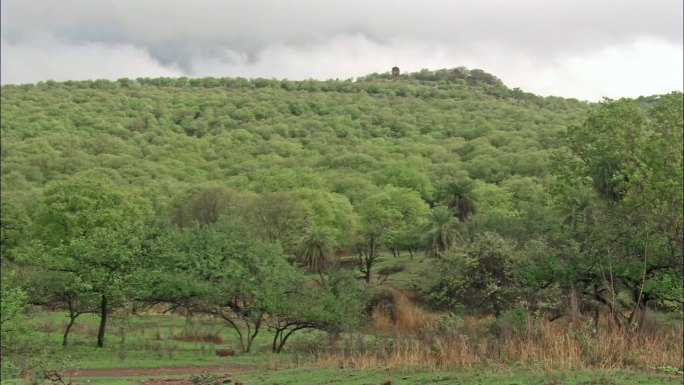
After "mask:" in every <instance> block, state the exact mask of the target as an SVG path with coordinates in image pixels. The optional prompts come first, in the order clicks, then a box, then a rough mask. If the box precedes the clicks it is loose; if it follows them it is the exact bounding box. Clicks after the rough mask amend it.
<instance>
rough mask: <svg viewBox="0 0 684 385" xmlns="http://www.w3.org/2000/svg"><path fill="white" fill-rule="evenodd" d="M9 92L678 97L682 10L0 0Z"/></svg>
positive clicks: (612, 5) (657, 6) (538, 3)
mask: <svg viewBox="0 0 684 385" xmlns="http://www.w3.org/2000/svg"><path fill="white" fill-rule="evenodd" d="M0 6H1V7H2V30H1V31H2V63H1V67H0V68H1V70H2V72H1V74H0V75H1V77H0V79H1V80H2V82H3V83H5V84H6V83H24V82H36V81H40V80H46V79H54V80H66V79H92V78H108V79H116V78H119V77H139V76H150V77H153V76H244V77H256V76H261V77H277V78H283V77H286V78H290V79H305V78H320V79H327V78H349V77H354V76H361V75H364V74H367V73H372V72H384V71H387V70H388V69H389V68H391V67H392V66H393V65H398V66H400V67H401V68H402V70H403V71H411V70H419V69H421V68H430V69H438V68H451V67H458V66H462V65H463V66H466V67H469V68H482V69H484V70H486V71H488V72H491V73H493V74H495V75H497V76H498V77H500V78H502V80H504V82H505V83H506V84H508V85H509V86H511V87H521V88H523V89H525V90H528V91H532V92H536V93H540V94H543V95H551V94H553V95H561V96H569V97H577V98H581V99H589V100H597V99H599V98H600V97H602V96H609V97H619V96H638V95H642V94H643V95H648V94H653V93H660V92H668V91H671V90H674V89H681V88H682V82H683V80H682V67H683V63H682V62H683V60H682V56H683V52H682V33H681V32H682V28H683V27H682V17H683V16H682V13H683V12H682V2H681V1H680V0H659V1H648V0H628V1H617V0H606V1H602V2H598V4H595V3H594V2H590V1H588V0H576V1H573V2H561V1H549V0H526V1H518V2H511V1H506V0H490V1H487V2H481V1H476V0H462V1H449V0H422V1H420V2H417V1H387V0H375V1H373V2H365V1H364V2H362V1H357V0H347V1H340V0H328V1H316V0H291V1H287V2H285V1H271V2H267V1H263V0H254V1H220V0H197V1H174V0H167V1H161V0H148V1H145V2H140V1H135V0H118V1H112V0H100V1H98V2H91V1H85V0H62V1H59V2H55V1H50V0H31V1H28V0H3V1H2V3H1V5H0Z"/></svg>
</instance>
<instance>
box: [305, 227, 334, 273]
mask: <svg viewBox="0 0 684 385" xmlns="http://www.w3.org/2000/svg"><path fill="white" fill-rule="evenodd" d="M331 243H332V241H331V238H330V234H329V233H328V232H327V231H326V229H324V228H313V229H311V230H309V232H308V233H307V234H306V235H305V236H304V238H303V241H302V249H301V251H300V254H299V258H300V261H301V262H302V263H303V264H304V265H305V266H306V267H307V268H308V269H309V270H311V271H314V272H317V273H319V274H322V273H323V271H324V270H325V269H326V268H327V267H328V258H330V253H331V249H330V245H331Z"/></svg>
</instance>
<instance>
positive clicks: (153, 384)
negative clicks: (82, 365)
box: [64, 364, 260, 385]
mask: <svg viewBox="0 0 684 385" xmlns="http://www.w3.org/2000/svg"><path fill="white" fill-rule="evenodd" d="M259 368H260V367H259V366H253V365H239V364H218V365H209V366H198V365H187V366H168V367H161V368H111V369H83V370H77V371H76V370H70V371H66V372H65V373H64V377H67V378H69V379H70V380H75V381H78V379H79V378H89V377H134V376H168V375H187V376H188V378H187V379H182V378H173V379H170V378H155V379H149V380H137V381H138V382H139V383H141V384H144V385H158V384H167V385H171V384H173V385H180V384H189V383H191V381H190V378H189V377H190V375H194V374H199V373H201V372H209V373H215V374H217V377H219V379H228V378H230V377H231V375H232V374H234V373H246V372H251V371H254V370H257V369H259Z"/></svg>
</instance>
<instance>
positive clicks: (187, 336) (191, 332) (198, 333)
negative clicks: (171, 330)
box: [160, 328, 225, 344]
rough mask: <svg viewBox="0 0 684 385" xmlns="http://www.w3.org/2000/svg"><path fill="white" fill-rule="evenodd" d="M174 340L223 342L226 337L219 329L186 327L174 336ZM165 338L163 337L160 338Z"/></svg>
mask: <svg viewBox="0 0 684 385" xmlns="http://www.w3.org/2000/svg"><path fill="white" fill-rule="evenodd" d="M172 338H173V339H174V340H178V341H184V342H210V343H214V344H221V343H223V342H225V340H224V338H223V337H222V336H221V334H220V333H219V332H218V331H213V330H212V331H206V330H202V329H194V328H193V329H185V330H183V331H182V332H180V334H177V335H174V336H173V337H172ZM160 339H163V338H160Z"/></svg>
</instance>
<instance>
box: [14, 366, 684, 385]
mask: <svg viewBox="0 0 684 385" xmlns="http://www.w3.org/2000/svg"><path fill="white" fill-rule="evenodd" d="M220 374H224V373H220ZM159 377H162V376H156V378H159ZM163 377H164V378H186V379H187V378H189V377H190V376H189V375H187V376H183V375H165V376H163ZM147 378H155V377H154V376H137V377H126V378H112V377H109V378H103V377H92V378H78V383H85V382H88V383H89V384H90V385H133V384H137V382H136V380H140V379H147ZM233 379H234V380H239V381H243V382H245V383H246V384H250V385H273V384H279V385H295V384H297V385H309V384H310V385H313V384H344V385H365V384H382V383H384V382H385V381H392V384H393V385H409V384H411V385H416V384H425V385H427V384H454V385H456V384H463V385H465V384H482V385H485V384H486V385H513V384H520V385H523V384H525V385H536V384H539V385H542V384H549V383H554V381H555V383H554V384H555V385H623V384H624V385H637V384H643V385H660V384H679V383H681V382H682V377H681V376H677V375H668V374H665V373H656V372H653V373H640V372H634V371H627V370H620V371H601V370H593V371H573V372H542V371H537V370H529V369H525V368H519V367H482V368H471V369H461V370H447V371H441V372H436V373H435V372H430V371H420V370H385V369H382V368H377V369H370V370H357V369H351V368H339V367H335V366H323V367H314V366H309V365H305V366H298V367H294V368H284V369H282V368H281V369H262V370H257V371H254V372H251V373H244V374H233ZM69 380H71V379H69ZM1 385H24V384H23V383H22V381H21V380H8V381H2V383H1Z"/></svg>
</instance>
